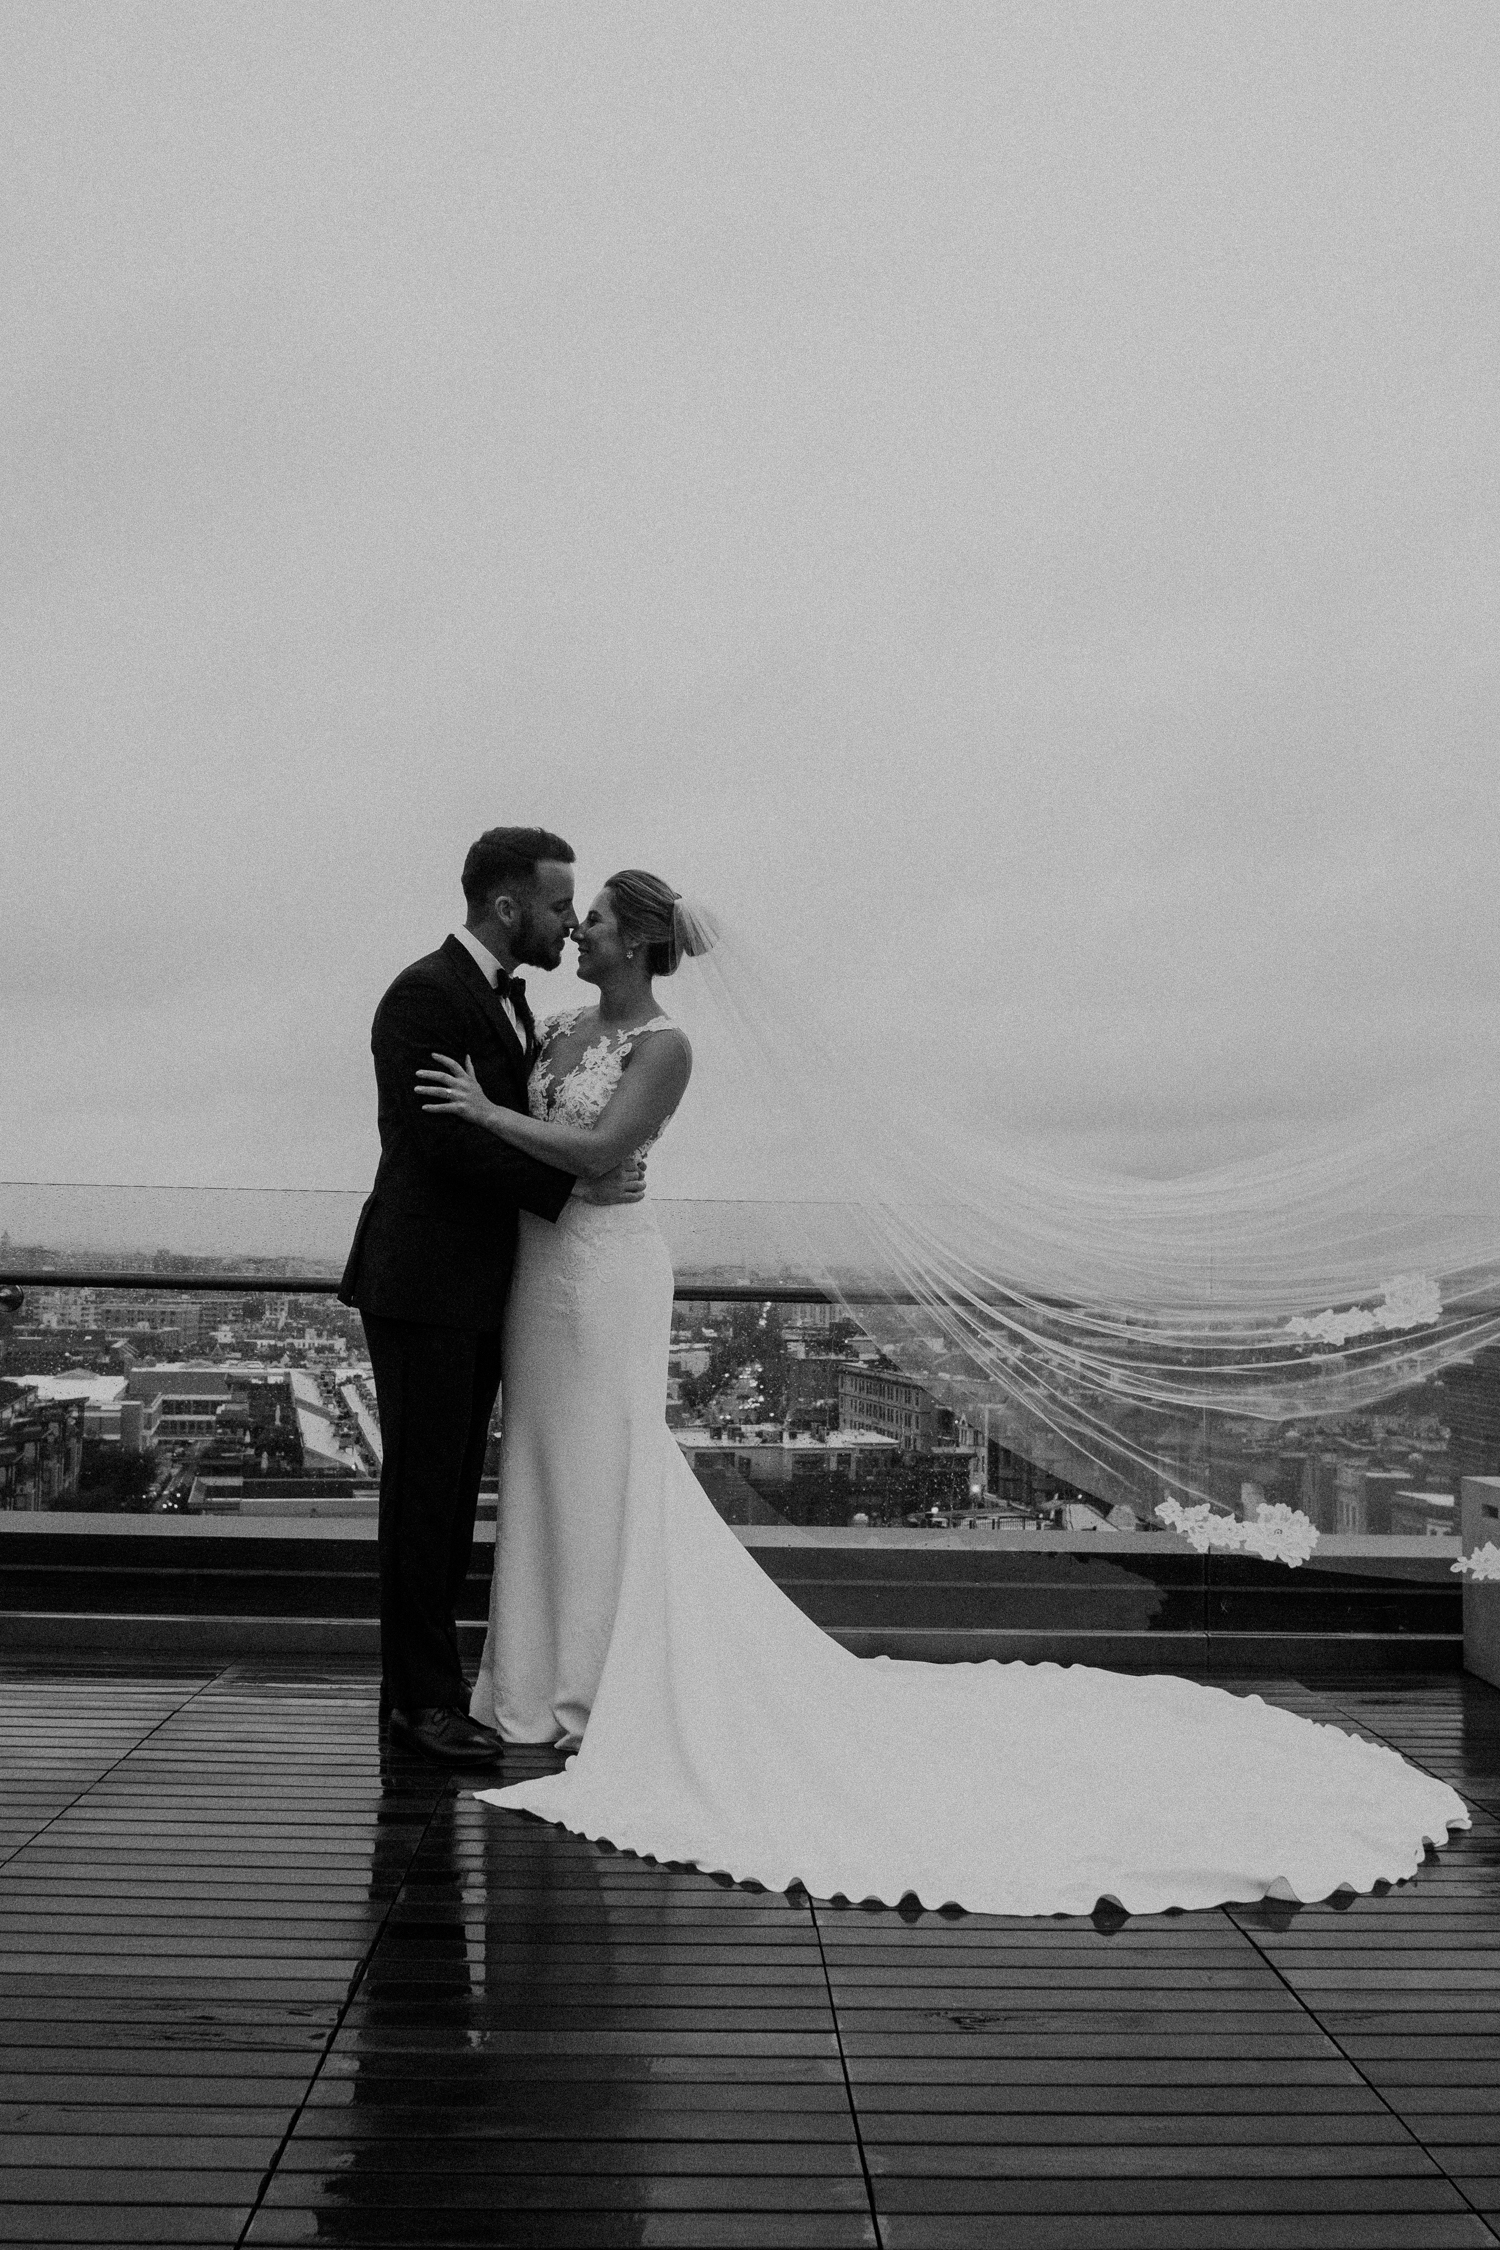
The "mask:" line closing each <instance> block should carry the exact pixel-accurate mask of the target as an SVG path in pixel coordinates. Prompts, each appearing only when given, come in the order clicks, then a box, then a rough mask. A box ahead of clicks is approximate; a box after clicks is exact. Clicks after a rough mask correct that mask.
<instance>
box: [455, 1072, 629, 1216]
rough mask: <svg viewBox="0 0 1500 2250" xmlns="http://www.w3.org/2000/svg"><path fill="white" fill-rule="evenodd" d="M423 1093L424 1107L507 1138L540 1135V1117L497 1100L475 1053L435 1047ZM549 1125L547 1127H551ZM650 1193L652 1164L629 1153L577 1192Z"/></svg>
mask: <svg viewBox="0 0 1500 2250" xmlns="http://www.w3.org/2000/svg"><path fill="white" fill-rule="evenodd" d="M417 1093H418V1096H419V1098H420V1100H421V1103H422V1107H423V1108H424V1109H432V1110H445V1111H447V1112H448V1113H449V1114H450V1115H451V1116H454V1117H461V1118H463V1119H465V1121H466V1122H467V1123H468V1124H470V1125H481V1126H483V1127H484V1128H485V1129H486V1130H487V1131H489V1132H491V1133H495V1134H498V1135H499V1137H500V1139H501V1140H506V1141H511V1142H514V1143H519V1144H520V1145H522V1146H524V1145H525V1144H526V1142H527V1140H528V1138H530V1139H532V1140H534V1139H535V1138H536V1137H537V1124H536V1120H535V1119H534V1118H530V1117H523V1116H522V1115H521V1113H520V1111H519V1110H510V1109H506V1108H505V1107H504V1106H503V1105H502V1104H501V1103H499V1102H492V1101H491V1100H490V1098H489V1096H488V1095H487V1094H486V1092H485V1091H484V1088H483V1087H482V1086H481V1085H480V1083H479V1080H478V1079H477V1078H476V1077H475V1075H474V1064H473V1059H472V1057H470V1056H468V1055H465V1057H464V1059H463V1061H462V1062H461V1063H460V1062H455V1061H454V1059H453V1057H452V1056H451V1055H443V1054H439V1053H437V1052H436V1050H434V1053H433V1067H432V1068H431V1069H426V1070H419V1071H418V1072H417ZM545 1130H546V1128H545V1127H543V1128H542V1131H543V1132H545ZM645 1192H646V1167H645V1164H644V1163H643V1162H642V1160H641V1159H640V1158H639V1157H637V1156H635V1155H629V1156H626V1157H624V1158H623V1159H622V1160H621V1162H620V1163H618V1164H616V1165H615V1166H614V1167H613V1168H612V1169H611V1170H610V1171H608V1172H600V1173H597V1174H595V1176H594V1177H593V1178H592V1179H590V1178H588V1177H587V1176H585V1177H582V1178H580V1179H579V1180H578V1181H577V1182H576V1183H575V1185H574V1189H573V1193H574V1194H575V1195H576V1196H577V1197H579V1198H580V1200H581V1201H583V1202H585V1203H639V1202H640V1200H641V1198H642V1197H643V1196H644V1194H645Z"/></svg>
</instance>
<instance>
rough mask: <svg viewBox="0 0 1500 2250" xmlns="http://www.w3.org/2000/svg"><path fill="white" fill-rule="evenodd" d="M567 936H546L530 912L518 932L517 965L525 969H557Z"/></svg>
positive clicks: (516, 944) (516, 945)
mask: <svg viewBox="0 0 1500 2250" xmlns="http://www.w3.org/2000/svg"><path fill="white" fill-rule="evenodd" d="M567 942H568V941H567V938H566V936H563V937H559V938H554V937H551V936H544V935H543V933H542V931H541V930H539V929H538V928H537V927H536V925H535V923H534V922H533V921H532V919H531V917H530V915H529V914H528V915H527V916H526V918H525V919H524V921H523V922H522V924H521V927H520V929H519V931H518V932H517V934H516V943H515V956H516V963H517V966H518V967H520V968H525V969H555V968H557V967H558V966H559V965H560V963H561V961H562V957H563V947H564V946H565V945H566V944H567Z"/></svg>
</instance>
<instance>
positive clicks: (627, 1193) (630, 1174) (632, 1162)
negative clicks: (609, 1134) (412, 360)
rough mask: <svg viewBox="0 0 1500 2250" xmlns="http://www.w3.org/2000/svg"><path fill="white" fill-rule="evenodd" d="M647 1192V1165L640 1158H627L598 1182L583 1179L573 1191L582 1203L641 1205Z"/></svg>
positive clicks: (602, 1175)
mask: <svg viewBox="0 0 1500 2250" xmlns="http://www.w3.org/2000/svg"><path fill="white" fill-rule="evenodd" d="M645 1192H646V1165H645V1161H644V1159H643V1158H641V1157H639V1156H627V1157H625V1158H623V1159H622V1160H621V1162H620V1163H618V1164H617V1165H616V1166H615V1168H614V1170H613V1171H612V1172H601V1173H600V1174H599V1177H598V1178H597V1179H596V1180H589V1179H581V1180H579V1181H578V1182H577V1184H576V1185H575V1187H574V1189H573V1194H574V1196H575V1198H576V1199H577V1200H578V1201H579V1202H581V1203H639V1202H640V1200H641V1198H642V1196H643V1195H644V1194H645Z"/></svg>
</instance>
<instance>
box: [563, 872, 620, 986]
mask: <svg viewBox="0 0 1500 2250" xmlns="http://www.w3.org/2000/svg"><path fill="white" fill-rule="evenodd" d="M573 934H574V941H575V943H576V944H577V947H578V974H579V976H580V977H582V978H583V980H584V982H585V983H586V984H597V983H598V982H599V979H600V978H601V976H608V974H609V972H610V970H611V969H614V968H618V967H619V965H620V963H621V962H622V961H623V960H624V958H625V940H624V939H623V938H622V937H621V935H620V925H619V923H618V922H617V921H616V920H615V910H614V905H613V903H612V901H611V899H610V895H609V893H608V891H601V892H600V893H599V896H598V897H597V898H596V899H595V900H594V902H593V904H592V906H590V908H589V910H588V912H587V914H585V916H584V918H583V920H582V922H581V923H580V924H579V926H578V928H577V929H576V930H575V932H574V933H573Z"/></svg>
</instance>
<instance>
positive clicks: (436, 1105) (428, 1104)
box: [417, 1049, 510, 1140]
mask: <svg viewBox="0 0 1500 2250" xmlns="http://www.w3.org/2000/svg"><path fill="white" fill-rule="evenodd" d="M433 1061H434V1062H435V1063H436V1064H438V1065H439V1067H438V1068H437V1069H436V1070H419V1071H418V1072H417V1093H418V1095H419V1097H420V1099H421V1103H422V1107H423V1108H424V1109H439V1110H446V1111H448V1112H449V1114H450V1115H452V1116H454V1117H462V1118H464V1119H466V1120H467V1122H468V1123H469V1124H470V1125H483V1126H486V1127H487V1128H488V1129H489V1131H490V1132H492V1133H499V1134H500V1137H501V1139H502V1140H503V1139H505V1138H506V1135H505V1134H504V1132H503V1131H502V1129H501V1126H500V1123H499V1120H500V1119H501V1118H503V1117H507V1116H509V1114H510V1112H509V1111H508V1110H505V1109H502V1108H501V1106H500V1104H499V1103H498V1102H492V1101H491V1100H490V1098H489V1095H488V1094H487V1093H486V1092H485V1090H484V1088H483V1087H482V1086H481V1085H480V1083H479V1080H478V1079H477V1078H476V1077H475V1076H474V1063H473V1059H472V1057H471V1056H469V1055H465V1057H464V1059H463V1061H462V1062H461V1063H459V1062H455V1061H454V1060H453V1057H452V1056H451V1055H440V1054H438V1053H437V1051H436V1050H435V1049H434V1051H433Z"/></svg>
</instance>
